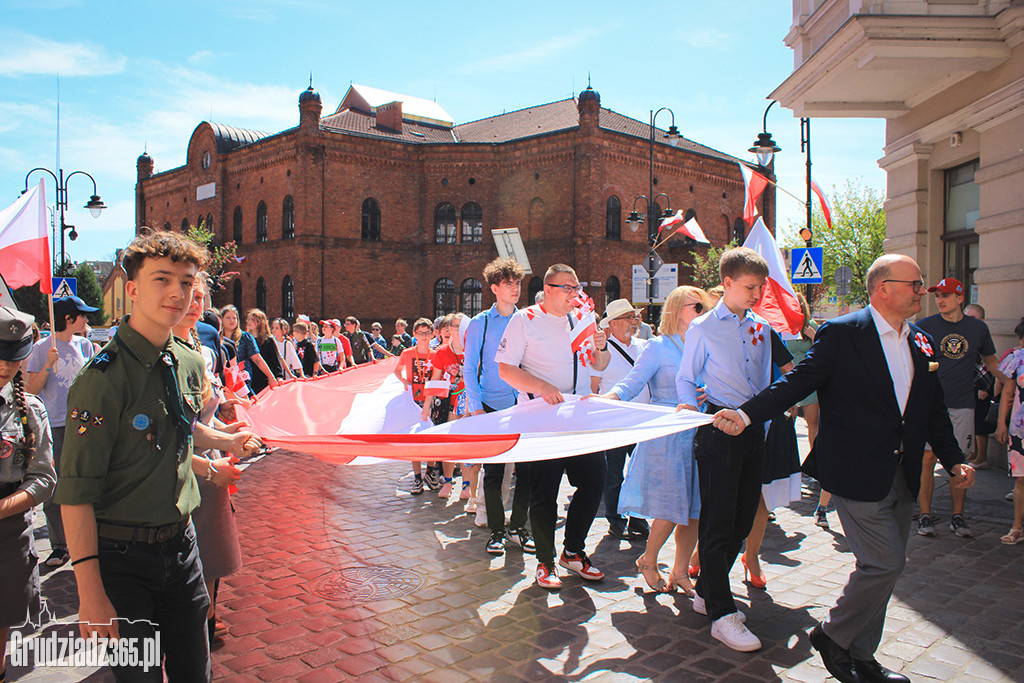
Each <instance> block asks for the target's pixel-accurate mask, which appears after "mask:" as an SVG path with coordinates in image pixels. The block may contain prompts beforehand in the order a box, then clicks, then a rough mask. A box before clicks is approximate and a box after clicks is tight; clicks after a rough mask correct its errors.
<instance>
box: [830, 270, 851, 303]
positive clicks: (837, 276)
mask: <svg viewBox="0 0 1024 683" xmlns="http://www.w3.org/2000/svg"><path fill="white" fill-rule="evenodd" d="M832 280H833V281H834V282H835V283H836V296H849V295H850V285H851V284H852V283H853V271H852V270H850V268H849V267H848V266H839V267H838V268H836V272H835V273H834V274H833V275H832Z"/></svg>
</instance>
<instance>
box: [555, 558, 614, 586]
mask: <svg viewBox="0 0 1024 683" xmlns="http://www.w3.org/2000/svg"><path fill="white" fill-rule="evenodd" d="M558 564H560V565H562V566H563V567H565V568H566V569H568V570H569V571H571V572H573V573H574V574H579V575H580V576H581V577H582V578H584V579H586V580H587V581H600V580H601V579H603V578H604V572H603V571H601V570H600V569H598V568H597V567H595V566H594V565H592V564H591V563H590V558H589V557H587V554H586V553H585V552H583V551H582V550H581V551H579V552H578V553H569V552H566V551H564V550H563V551H562V556H561V557H559V558H558Z"/></svg>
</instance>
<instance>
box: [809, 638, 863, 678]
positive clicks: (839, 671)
mask: <svg viewBox="0 0 1024 683" xmlns="http://www.w3.org/2000/svg"><path fill="white" fill-rule="evenodd" d="M810 637H811V645H813V646H814V649H815V650H817V651H818V654H819V655H821V661H822V662H824V664H825V668H826V669H828V672H829V673H830V674H832V675H833V676H834V677H835V679H836V680H837V681H839V683H860V682H861V680H862V679H861V677H860V676H859V675H857V672H856V671H854V668H853V659H851V658H850V653H849V652H847V651H846V650H844V649H843V648H841V647H839V645H837V644H836V641H834V640H832V639H831V638H829V637H828V636H827V635H825V632H824V631H823V630H822V629H821V624H818V625H817V626H815V627H814V628H813V629H811V633H810Z"/></svg>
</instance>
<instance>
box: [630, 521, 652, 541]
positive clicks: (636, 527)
mask: <svg viewBox="0 0 1024 683" xmlns="http://www.w3.org/2000/svg"><path fill="white" fill-rule="evenodd" d="M626 528H627V529H628V530H629V537H630V538H635V539H639V540H641V541H646V540H647V537H648V536H649V535H650V534H651V525H650V524H648V523H647V520H646V519H643V518H641V517H630V518H629V524H627V525H626Z"/></svg>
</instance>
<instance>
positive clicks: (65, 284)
mask: <svg viewBox="0 0 1024 683" xmlns="http://www.w3.org/2000/svg"><path fill="white" fill-rule="evenodd" d="M51 279H52V280H53V283H52V284H53V298H54V299H59V298H61V297H64V296H78V278H77V277H55V278H51Z"/></svg>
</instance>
